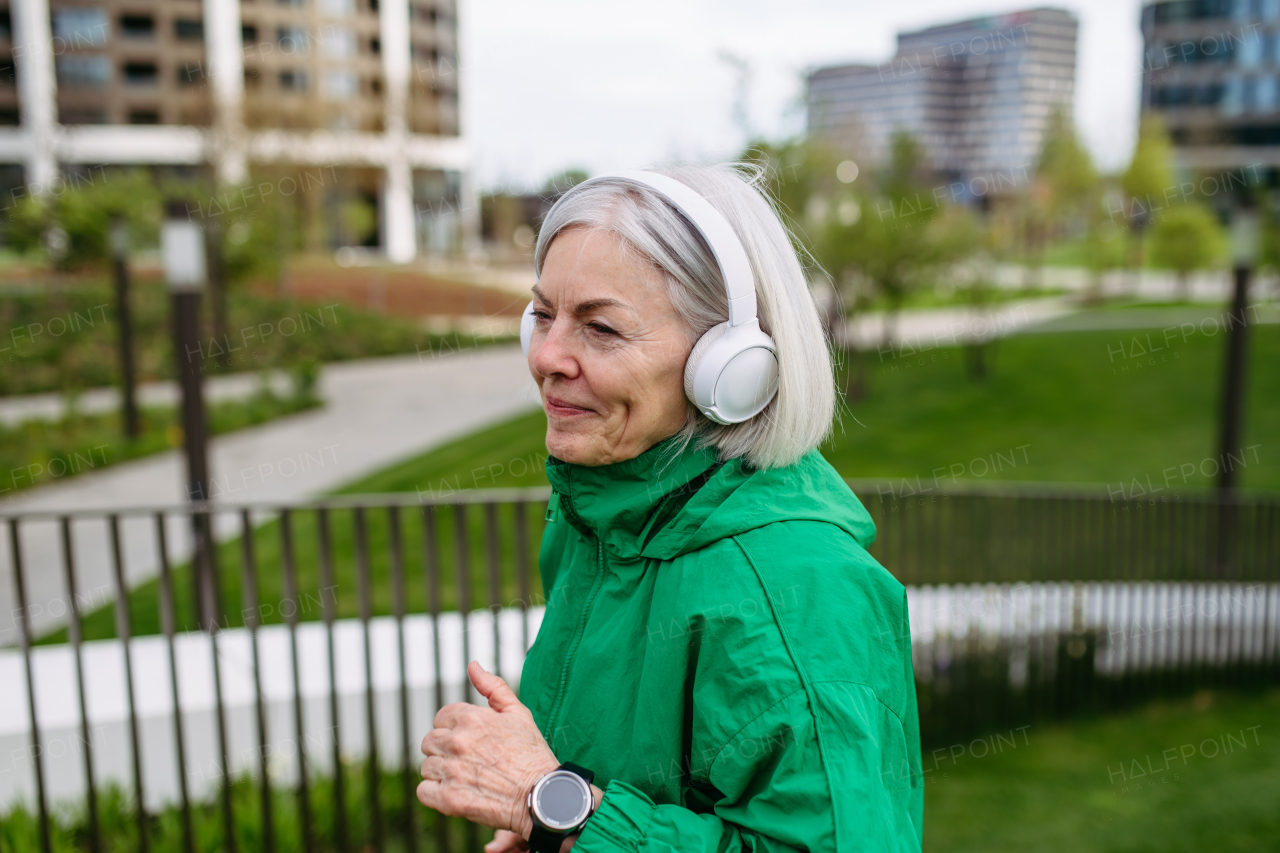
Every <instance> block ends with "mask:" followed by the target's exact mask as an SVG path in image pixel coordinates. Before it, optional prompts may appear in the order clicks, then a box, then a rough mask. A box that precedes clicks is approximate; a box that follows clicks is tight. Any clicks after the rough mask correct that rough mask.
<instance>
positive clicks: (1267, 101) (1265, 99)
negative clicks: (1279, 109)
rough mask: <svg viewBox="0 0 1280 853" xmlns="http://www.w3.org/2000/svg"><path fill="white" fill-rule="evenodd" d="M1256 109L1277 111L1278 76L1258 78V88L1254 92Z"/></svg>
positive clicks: (1267, 111) (1259, 110) (1266, 111)
mask: <svg viewBox="0 0 1280 853" xmlns="http://www.w3.org/2000/svg"><path fill="white" fill-rule="evenodd" d="M1254 109H1256V110H1257V111H1258V112H1260V113H1273V112H1275V111H1276V78H1274V77H1259V78H1258V88H1257V89H1256V90H1255V92H1254Z"/></svg>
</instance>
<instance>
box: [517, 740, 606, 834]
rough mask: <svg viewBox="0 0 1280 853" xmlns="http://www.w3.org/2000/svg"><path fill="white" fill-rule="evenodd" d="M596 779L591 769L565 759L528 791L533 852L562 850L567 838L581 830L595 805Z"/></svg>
mask: <svg viewBox="0 0 1280 853" xmlns="http://www.w3.org/2000/svg"><path fill="white" fill-rule="evenodd" d="M594 778H595V774H594V773H592V772H591V771H590V770H587V769H586V768H584V767H579V766H578V765H576V764H570V763H569V762H567V761H566V762H565V763H564V764H561V765H560V766H559V767H557V768H556V769H555V770H552V771H551V772H550V773H548V774H547V775H545V776H543V777H542V778H541V779H539V780H538V781H537V782H535V783H534V785H533V790H531V791H530V792H529V816H530V817H531V818H532V819H533V830H532V831H531V832H530V833H529V850H531V851H532V853H560V845H561V843H562V842H563V841H564V840H565V838H567V837H568V836H570V835H572V834H573V833H575V832H581V831H582V828H583V827H584V826H586V824H587V818H589V817H591V813H592V812H594V811H595V808H596V798H595V795H594V794H593V793H591V780H592V779H594Z"/></svg>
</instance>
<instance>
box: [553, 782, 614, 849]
mask: <svg viewBox="0 0 1280 853" xmlns="http://www.w3.org/2000/svg"><path fill="white" fill-rule="evenodd" d="M591 796H592V797H594V798H595V802H596V804H595V807H594V808H592V809H591V813H592V814H595V813H596V809H598V808H600V803H602V802H603V801H604V791H602V790H600V789H599V788H597V787H596V786H595V785H592V786H591ZM581 834H582V833H580V832H575V833H574V834H573V835H570V836H569V837H568V838H566V839H565V840H564V843H563V844H561V845H560V853H569V851H570V850H572V849H573V845H575V844H577V843H578V836H579V835H581Z"/></svg>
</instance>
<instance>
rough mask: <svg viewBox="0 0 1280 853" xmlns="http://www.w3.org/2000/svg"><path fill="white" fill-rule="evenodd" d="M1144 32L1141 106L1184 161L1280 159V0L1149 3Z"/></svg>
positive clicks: (1230, 164)
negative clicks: (1158, 121) (1163, 129)
mask: <svg viewBox="0 0 1280 853" xmlns="http://www.w3.org/2000/svg"><path fill="white" fill-rule="evenodd" d="M1142 38H1143V45H1144V53H1143V65H1142V69H1141V76H1142V107H1143V109H1145V110H1150V111H1153V112H1155V113H1157V114H1158V115H1160V117H1161V118H1162V119H1163V121H1164V125H1165V127H1166V128H1167V129H1168V131H1169V134H1170V136H1171V138H1172V140H1173V144H1174V146H1175V151H1176V156H1177V160H1178V163H1179V165H1180V166H1183V167H1187V168H1205V169H1211V168H1227V169H1234V168H1241V167H1250V166H1258V167H1265V168H1268V169H1272V168H1275V167H1277V166H1280V0H1178V2H1160V3H1149V4H1148V5H1146V6H1145V7H1144V8H1143V10H1142Z"/></svg>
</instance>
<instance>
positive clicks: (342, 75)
mask: <svg viewBox="0 0 1280 853" xmlns="http://www.w3.org/2000/svg"><path fill="white" fill-rule="evenodd" d="M324 94H325V97H326V98H328V99H330V100H332V101H349V100H351V99H352V98H354V97H355V96H356V95H358V94H360V78H359V77H357V76H356V73H355V72H354V71H348V70H346V69H340V68H339V69H333V70H330V71H326V72H325V75H324Z"/></svg>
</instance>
